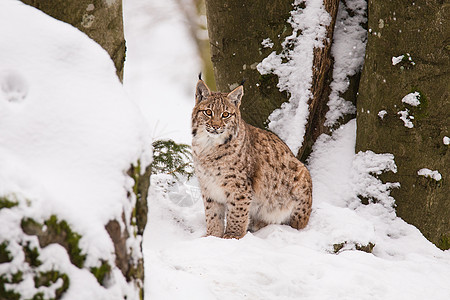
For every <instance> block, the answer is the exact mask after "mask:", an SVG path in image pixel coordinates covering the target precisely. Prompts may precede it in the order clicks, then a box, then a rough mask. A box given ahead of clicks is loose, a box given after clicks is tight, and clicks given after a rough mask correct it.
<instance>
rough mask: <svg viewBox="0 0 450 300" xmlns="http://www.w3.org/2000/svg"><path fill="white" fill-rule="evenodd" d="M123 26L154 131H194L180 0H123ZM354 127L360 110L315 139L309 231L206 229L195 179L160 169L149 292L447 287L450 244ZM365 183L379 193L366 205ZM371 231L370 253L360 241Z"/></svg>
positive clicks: (449, 290) (148, 247) (357, 295)
mask: <svg viewBox="0 0 450 300" xmlns="http://www.w3.org/2000/svg"><path fill="white" fill-rule="evenodd" d="M309 2H311V1H309ZM347 3H348V4H349V5H354V6H355V7H357V6H358V5H361V1H356V0H354V1H347ZM358 9H359V8H358ZM341 15H342V14H341ZM359 15H360V14H359ZM356 17H358V14H357V15H356ZM356 17H355V18H356ZM359 18H360V17H359ZM342 24H344V23H342ZM125 26H126V35H127V43H128V54H127V65H126V70H125V78H126V80H125V87H126V89H127V90H128V92H129V93H130V94H131V95H133V97H136V98H137V99H138V101H139V103H140V105H141V108H142V110H144V114H145V115H146V116H147V117H148V118H149V119H150V121H151V122H153V123H152V124H157V125H154V126H155V133H154V138H168V137H169V138H172V139H174V140H176V141H178V142H189V141H190V136H189V129H190V128H189V120H190V111H191V109H192V107H193V89H194V84H195V81H196V78H195V74H196V73H197V72H198V70H199V69H200V66H199V64H198V60H197V59H196V57H195V51H194V47H193V45H192V42H191V41H190V40H189V39H188V35H187V33H186V31H185V29H183V22H182V17H181V15H180V13H179V12H178V10H177V8H176V6H175V4H174V1H165V0H164V1H163V0H160V1H157V0H153V1H147V2H145V3H144V2H142V1H138V0H128V1H125ZM343 26H344V25H343ZM346 26H347V27H349V24H346ZM344 29H345V30H344ZM346 30H347V29H346V27H345V28H344V27H343V31H346ZM353 34H354V35H361V34H360V33H359V32H357V31H353ZM341 45H343V44H341ZM349 46H350V47H351V46H352V45H349ZM358 47H359V46H358ZM353 49H355V48H353ZM358 49H360V47H359V48H358ZM344 51H346V50H345V49H344ZM350 54H352V53H350ZM347 59H348V58H347ZM344 64H345V62H344ZM344 67H345V66H344ZM344 67H342V68H343V69H344ZM342 72H344V71H342ZM346 72H347V73H348V74H344V75H343V76H341V77H342V78H341V79H340V80H341V81H343V80H345V78H346V76H347V75H351V74H352V72H349V71H348V69H347V70H346ZM336 77H339V74H335V78H336ZM337 89H338V90H339V88H337ZM335 103H337V102H336V101H335ZM341 109H342V106H341ZM343 110H347V111H349V110H350V111H351V109H348V108H344V109H343ZM355 132H356V123H355V121H351V122H349V123H348V124H347V125H345V126H342V127H341V128H340V129H339V130H337V131H335V133H334V134H333V136H332V137H326V136H323V137H321V138H320V140H319V142H318V143H317V144H316V146H315V148H314V152H313V154H312V156H311V159H310V161H309V163H308V167H309V169H310V170H311V174H312V177H313V184H314V194H313V199H314V203H313V213H312V216H311V220H310V223H309V225H308V226H307V228H305V229H304V230H302V231H296V230H293V229H292V228H290V227H288V226H278V225H271V226H268V227H266V228H264V229H262V230H260V231H259V232H256V233H255V234H251V233H248V234H247V235H246V236H245V238H243V239H241V240H222V239H219V238H214V237H203V235H204V234H205V223H204V220H203V218H204V215H203V204H202V201H201V200H200V198H199V195H198V189H197V188H196V185H195V182H189V183H177V184H175V185H174V186H172V187H169V186H168V185H167V183H166V182H167V180H168V179H167V178H166V177H165V176H154V177H153V178H152V188H151V193H150V197H149V218H148V220H149V222H148V224H147V229H146V232H145V236H144V255H145V264H146V283H145V286H146V290H145V293H146V299H149V300H150V299H151V300H159V299H161V300H162V299H221V300H222V299H271V300H272V299H396V300H397V299H442V300H444V299H448V297H449V294H450V286H449V284H448V283H449V282H450V271H449V270H450V252H449V251H441V250H439V249H437V248H436V247H435V246H434V245H433V244H431V243H430V242H428V241H427V240H426V239H425V238H424V237H423V236H422V234H421V233H420V232H419V231H418V230H417V229H416V228H415V227H414V226H411V225H408V224H406V223H405V222H404V221H402V220H401V219H400V218H397V217H396V216H395V212H394V210H393V209H392V204H393V201H394V200H393V199H392V198H391V197H390V196H389V192H388V190H389V188H390V187H393V186H395V184H394V183H392V184H390V185H389V184H384V185H383V184H382V183H381V182H380V181H378V180H377V179H376V178H375V177H373V176H372V175H369V172H371V173H380V172H383V171H395V164H394V163H393V160H392V157H391V156H390V155H389V154H374V153H370V152H368V153H359V154H357V155H355V153H354V143H355ZM357 194H359V195H363V196H365V197H372V198H375V199H378V203H376V204H375V203H372V204H370V205H366V206H365V205H362V204H361V202H360V200H359V199H358V198H357V196H356V195H357ZM369 243H372V244H374V245H375V247H374V248H373V251H372V253H366V252H363V251H357V250H356V248H357V247H360V246H367V245H369ZM339 248H340V249H339Z"/></svg>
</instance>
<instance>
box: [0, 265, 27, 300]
mask: <svg viewBox="0 0 450 300" xmlns="http://www.w3.org/2000/svg"><path fill="white" fill-rule="evenodd" d="M22 275H23V274H22V272H20V271H19V272H17V273H15V274H12V276H11V279H7V278H6V275H5V274H2V275H0V299H2V300H3V299H8V300H18V299H20V295H19V294H17V293H15V292H14V291H11V290H7V289H6V287H5V284H11V283H19V282H20V281H22Z"/></svg>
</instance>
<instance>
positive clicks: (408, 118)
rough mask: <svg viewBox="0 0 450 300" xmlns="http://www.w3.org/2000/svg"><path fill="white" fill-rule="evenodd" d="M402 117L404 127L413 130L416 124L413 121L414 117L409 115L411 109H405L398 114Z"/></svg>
mask: <svg viewBox="0 0 450 300" xmlns="http://www.w3.org/2000/svg"><path fill="white" fill-rule="evenodd" d="M397 114H398V115H400V120H402V121H403V125H404V126H405V127H407V128H413V127H414V124H413V122H412V121H411V120H413V119H414V116H410V115H409V109H407V108H405V110H401V111H399V112H398V113H397Z"/></svg>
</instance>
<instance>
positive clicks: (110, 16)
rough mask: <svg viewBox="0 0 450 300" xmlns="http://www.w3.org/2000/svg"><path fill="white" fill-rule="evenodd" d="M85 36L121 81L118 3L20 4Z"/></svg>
mask: <svg viewBox="0 0 450 300" xmlns="http://www.w3.org/2000/svg"><path fill="white" fill-rule="evenodd" d="M21 1H22V2H23V3H26V4H29V5H32V6H34V7H36V8H38V9H40V10H41V11H43V12H45V13H46V14H48V15H50V16H52V17H54V18H55V19H58V20H61V21H63V22H66V23H69V24H71V25H73V26H75V27H76V28H78V29H79V30H81V31H83V32H84V33H86V34H87V35H88V36H89V37H90V38H91V39H93V40H94V41H96V42H97V43H99V44H100V46H102V47H103V49H105V50H106V51H107V52H108V54H109V56H110V57H111V59H112V60H113V61H114V65H115V66H116V73H117V76H118V77H119V78H120V81H122V80H123V67H124V62H125V51H126V46H125V38H124V34H123V16H122V0H109V1H105V0H52V1H48V0H21Z"/></svg>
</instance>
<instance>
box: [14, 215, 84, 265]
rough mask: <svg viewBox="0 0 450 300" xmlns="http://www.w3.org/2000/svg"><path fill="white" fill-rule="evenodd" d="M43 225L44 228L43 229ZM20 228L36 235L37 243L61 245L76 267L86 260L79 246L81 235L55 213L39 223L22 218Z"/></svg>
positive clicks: (42, 245)
mask: <svg viewBox="0 0 450 300" xmlns="http://www.w3.org/2000/svg"><path fill="white" fill-rule="evenodd" d="M44 225H45V229H44ZM21 226H22V230H23V232H25V233H26V234H28V235H36V236H37V237H38V239H39V245H40V246H41V247H45V246H47V245H49V244H52V243H56V244H59V245H61V246H63V247H64V248H65V249H66V250H67V253H68V254H69V257H70V261H71V262H72V263H73V264H74V265H75V266H77V267H79V268H82V267H83V264H84V261H85V260H86V254H83V253H82V250H81V248H80V247H79V241H80V239H81V235H80V234H78V233H76V232H74V231H72V229H71V228H70V226H69V224H68V223H67V222H66V221H64V220H63V221H58V218H57V217H56V216H55V215H52V216H50V218H49V219H48V220H46V221H44V224H40V223H38V222H36V221H34V220H33V219H29V218H27V219H23V220H22V223H21Z"/></svg>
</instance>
